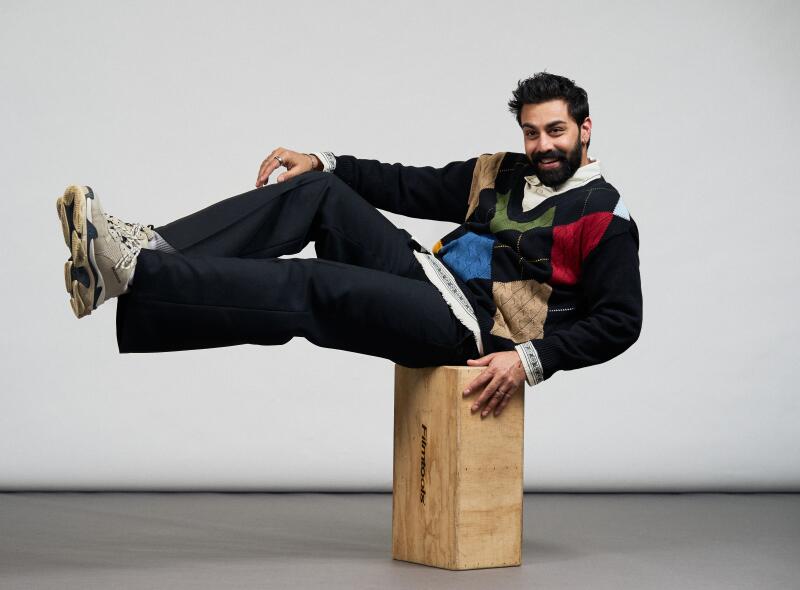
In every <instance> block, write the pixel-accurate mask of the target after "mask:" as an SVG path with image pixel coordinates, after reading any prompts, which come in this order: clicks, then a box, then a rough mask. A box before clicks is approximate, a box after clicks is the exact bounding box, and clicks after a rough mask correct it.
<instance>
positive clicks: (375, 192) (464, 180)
mask: <svg viewBox="0 0 800 590" xmlns="http://www.w3.org/2000/svg"><path fill="white" fill-rule="evenodd" d="M477 160H478V158H472V159H470V160H467V161H460V162H451V163H449V164H447V165H445V166H444V167H442V168H433V167H432V166H422V167H418V166H403V165H402V164H384V163H382V162H379V161H377V160H366V159H358V158H355V157H353V156H336V158H335V168H334V169H333V173H334V174H335V175H336V176H338V177H339V178H341V179H342V180H343V181H344V182H345V183H347V184H348V185H349V186H350V187H352V188H353V189H354V190H355V191H356V192H357V193H359V194H360V195H361V196H363V197H364V198H365V199H366V200H367V201H369V203H371V204H372V205H373V206H375V207H377V208H378V209H383V210H384V211H391V212H392V213H398V214H400V215H406V216H408V217H417V218H419V219H435V220H437V221H451V222H453V223H462V222H463V221H464V218H465V217H466V215H467V206H468V200H469V194H470V187H471V185H472V173H473V171H474V169H475V163H476V162H477Z"/></svg>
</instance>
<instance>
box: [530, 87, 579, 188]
mask: <svg viewBox="0 0 800 590" xmlns="http://www.w3.org/2000/svg"><path fill="white" fill-rule="evenodd" d="M520 119H521V125H522V133H523V137H524V138H525V153H526V154H527V156H528V159H529V160H530V161H531V164H533V168H534V171H535V172H536V176H538V177H539V180H541V181H542V184H545V185H547V186H549V187H557V186H558V185H560V184H562V183H563V182H564V181H566V180H567V179H568V178H570V177H571V176H572V175H573V174H575V171H576V170H577V169H578V168H580V167H581V166H584V165H586V164H588V163H589V159H588V157H587V155H586V143H587V141H588V139H589V136H590V134H591V130H592V122H591V119H590V118H589V117H586V120H585V121H584V122H583V123H582V125H581V126H580V127H579V126H578V124H577V123H576V122H575V120H574V119H573V118H572V117H570V116H569V112H568V110H567V103H566V101H564V100H561V99H556V100H549V101H547V102H543V103H540V104H526V105H523V107H522V111H521V112H520Z"/></svg>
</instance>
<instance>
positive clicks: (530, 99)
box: [508, 72, 589, 147]
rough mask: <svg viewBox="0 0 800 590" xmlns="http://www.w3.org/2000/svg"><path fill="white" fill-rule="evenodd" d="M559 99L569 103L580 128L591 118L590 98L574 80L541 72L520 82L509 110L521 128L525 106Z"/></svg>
mask: <svg viewBox="0 0 800 590" xmlns="http://www.w3.org/2000/svg"><path fill="white" fill-rule="evenodd" d="M558 98H560V99H562V100H563V101H564V102H566V103H567V112H568V113H569V116H570V117H572V118H573V120H574V121H575V122H576V123H577V124H578V127H580V126H581V123H583V121H584V119H586V117H588V116H589V97H588V96H587V94H586V91H585V90H584V89H583V88H581V87H580V86H576V85H575V81H574V80H570V79H569V78H565V77H564V76H557V75H555V74H548V73H547V72H539V73H538V74H534V75H533V76H532V77H531V78H528V79H527V80H520V81H519V82H518V83H517V89H516V90H514V92H513V98H512V99H511V100H509V101H508V110H510V111H511V112H512V113H513V114H514V116H515V117H516V118H517V124H518V125H520V126H521V125H522V120H521V118H520V115H521V113H522V106H523V105H526V104H539V103H542V102H547V101H548V100H554V99H558ZM587 147H588V144H587Z"/></svg>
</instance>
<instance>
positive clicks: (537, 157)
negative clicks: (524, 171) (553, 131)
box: [531, 150, 567, 164]
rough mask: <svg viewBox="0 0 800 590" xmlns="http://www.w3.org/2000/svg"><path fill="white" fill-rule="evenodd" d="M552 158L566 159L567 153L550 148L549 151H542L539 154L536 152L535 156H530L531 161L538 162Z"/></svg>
mask: <svg viewBox="0 0 800 590" xmlns="http://www.w3.org/2000/svg"><path fill="white" fill-rule="evenodd" d="M552 158H556V159H558V160H566V159H567V154H566V153H564V152H562V151H561V150H550V151H549V152H542V153H540V154H536V155H535V156H531V163H533V164H538V163H539V162H541V161H542V160H550V159H552Z"/></svg>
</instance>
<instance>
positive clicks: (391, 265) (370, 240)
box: [156, 172, 424, 280]
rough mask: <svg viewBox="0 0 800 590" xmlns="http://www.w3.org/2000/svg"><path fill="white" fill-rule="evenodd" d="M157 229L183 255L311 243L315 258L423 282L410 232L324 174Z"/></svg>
mask: <svg viewBox="0 0 800 590" xmlns="http://www.w3.org/2000/svg"><path fill="white" fill-rule="evenodd" d="M156 231H157V232H158V233H159V234H160V235H161V236H163V237H164V239H165V240H166V241H167V242H169V243H170V244H171V245H172V246H174V247H175V248H176V249H178V250H179V251H180V252H181V253H182V254H184V255H187V256H224V257H239V258H276V257H278V256H282V255H286V254H296V253H297V252H299V251H300V250H302V249H303V248H304V247H305V246H306V244H308V243H309V242H311V241H313V242H314V248H315V250H316V253H317V257H318V258H323V259H325V260H334V261H338V262H344V263H347V264H355V265H358V266H363V267H365V268H372V269H375V270H382V271H384V272H390V273H393V274H397V275H400V276H410V277H413V278H418V279H421V280H424V273H423V271H422V269H421V267H420V266H419V264H418V263H417V260H416V258H414V256H413V254H412V253H411V247H410V246H409V240H410V239H411V236H410V234H409V233H408V232H407V231H406V230H404V229H401V228H398V227H396V226H395V225H394V224H392V223H391V222H390V221H389V220H388V219H387V218H386V217H385V216H384V215H383V214H381V213H380V212H379V211H378V210H377V209H376V208H375V207H373V206H372V205H370V204H369V203H368V202H367V201H366V200H365V199H364V198H363V197H362V196H361V195H359V194H358V193H357V192H355V191H354V190H353V189H352V188H350V187H349V186H348V185H347V184H346V183H345V182H344V181H342V180H341V179H339V178H338V177H336V176H334V175H333V174H330V173H324V172H307V173H305V174H301V175H299V176H296V177H294V178H291V179H289V180H287V181H285V182H282V183H279V184H271V185H266V186H264V187H261V188H257V189H254V190H251V191H248V192H246V193H243V194H240V195H237V196H234V197H231V198H228V199H225V200H223V201H220V202H218V203H215V204H213V205H211V206H209V207H206V208H204V209H202V210H200V211H197V212H195V213H192V214H191V215H188V216H186V217H182V218H181V219H178V220H175V221H173V222H171V223H168V224H166V225H164V226H161V227H157V228H156Z"/></svg>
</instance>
